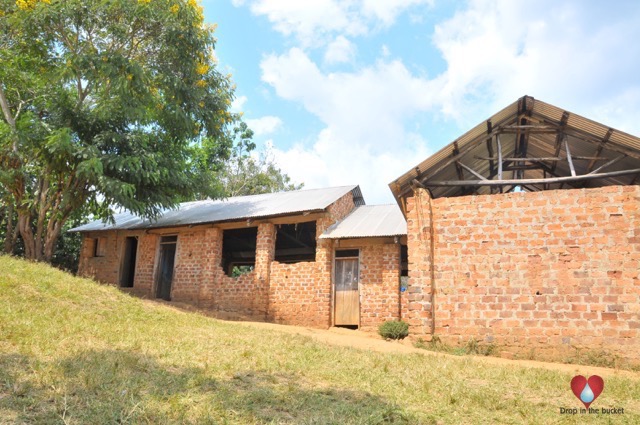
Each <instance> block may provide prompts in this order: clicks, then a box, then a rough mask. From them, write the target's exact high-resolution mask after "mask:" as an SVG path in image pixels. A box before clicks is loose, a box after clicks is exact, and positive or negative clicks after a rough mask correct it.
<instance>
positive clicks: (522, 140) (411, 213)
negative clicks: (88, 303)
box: [75, 96, 640, 363]
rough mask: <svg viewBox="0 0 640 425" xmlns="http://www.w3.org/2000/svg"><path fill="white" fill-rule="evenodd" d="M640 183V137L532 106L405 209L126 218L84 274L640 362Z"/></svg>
mask: <svg viewBox="0 0 640 425" xmlns="http://www.w3.org/2000/svg"><path fill="white" fill-rule="evenodd" d="M638 183H640V139H639V138H637V137H633V136H630V135H628V134H625V133H623V132H620V131H618V130H614V129H611V128H609V127H607V126H604V125H602V124H599V123H596V122H593V121H591V120H588V119H586V118H583V117H581V116H579V115H576V114H572V113H569V112H567V111H564V110H562V109H559V108H557V107H555V106H552V105H549V104H546V103H544V102H541V101H539V100H534V99H533V98H531V97H528V96H525V97H523V98H521V99H519V100H518V101H516V102H515V103H513V104H512V105H509V106H508V107H507V108H505V109H503V110H502V111H500V112H498V113H496V114H495V115H493V116H492V117H491V118H489V119H488V120H487V121H486V122H483V123H481V124H480V125H478V126H476V127H475V128H473V129H472V130H470V131H469V132H467V133H465V134H464V135H462V136H461V137H460V138H458V139H457V140H455V141H454V142H453V143H451V144H450V145H448V146H446V147H445V148H443V149H442V150H441V151H439V152H437V153H436V154H434V155H433V156H431V157H430V158H427V159H426V160H425V161H423V162H422V163H420V164H418V165H417V166H415V167H413V168H412V169H411V170H410V171H408V172H407V173H405V174H404V175H403V176H401V177H399V178H398V179H396V180H395V181H394V182H392V183H391V184H390V185H389V186H390V188H391V191H392V192H393V194H394V196H395V198H396V200H397V202H398V205H399V207H400V209H398V208H397V207H396V206H389V205H386V206H380V205H378V206H365V205H364V201H363V200H362V196H361V195H360V190H359V188H358V187H357V186H349V187H338V188H328V189H318V190H305V191H295V192H287V193H280V194H267V195H256V196H253V197H241V198H231V199H229V200H226V201H207V202H203V203H202V202H201V203H198V202H195V203H188V204H183V205H182V206H181V208H180V209H179V210H177V211H170V212H168V213H166V214H164V215H163V216H162V217H161V218H160V219H159V220H158V221H157V222H154V223H150V222H145V221H142V220H139V219H138V218H135V217H132V216H130V215H128V214H123V215H119V216H116V224H115V225H113V226H109V225H106V226H105V225H103V224H102V223H91V224H89V225H86V226H82V227H80V228H77V229H75V230H77V231H81V232H83V233H84V235H85V238H84V242H83V248H82V255H81V259H80V267H79V271H80V273H81V274H83V275H85V276H94V277H95V278H97V279H99V280H101V281H104V282H108V283H112V284H116V285H119V286H121V287H123V289H124V290H126V291H131V292H132V293H135V294H138V295H141V296H146V297H151V298H154V297H158V298H165V299H171V300H174V301H182V302H188V303H192V304H195V305H198V306H201V307H206V308H210V309H212V310H215V311H219V312H220V311H221V312H227V313H230V314H236V315H241V316H244V317H249V318H254V319H260V320H268V321H274V322H277V323H285V324H298V325H307V326H315V327H327V326H332V325H344V326H359V327H361V328H364V329H368V328H373V327H374V326H377V325H378V324H380V323H381V322H383V321H385V320H389V319H396V318H401V319H403V320H406V321H407V322H409V324H410V332H411V333H412V334H413V335H414V336H423V337H426V338H429V337H431V336H438V338H439V339H440V340H443V341H444V342H447V343H453V344H465V343H467V342H468V341H469V340H475V341H479V342H480V343H486V344H495V345H497V346H498V347H500V348H501V349H504V350H511V351H517V352H521V353H531V352H532V351H533V352H535V353H536V356H537V357H544V356H547V357H550V358H558V356H561V355H565V354H575V352H576V350H588V351H597V350H603V351H607V352H609V353H612V354H613V355H615V356H618V357H621V358H625V359H630V360H632V361H634V362H637V363H640V187H639V186H638ZM403 215H404V218H406V222H405V221H404V219H403V217H402V216H403ZM243 270H244V271H246V270H251V271H250V272H249V273H244V274H241V273H240V272H241V271H243ZM407 275H408V278H407V277H404V276H407ZM401 288H402V290H401Z"/></svg>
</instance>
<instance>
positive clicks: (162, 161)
mask: <svg viewBox="0 0 640 425" xmlns="http://www.w3.org/2000/svg"><path fill="white" fill-rule="evenodd" d="M214 42H215V39H214V37H213V29H212V28H209V27H207V26H205V25H204V24H203V15H202V8H201V7H200V6H199V5H198V4H197V3H196V1H195V0H154V1H150V0H92V1H86V0H64V1H63V0H59V1H58V0H17V1H15V0H0V62H1V63H2V66H1V67H0V106H1V112H2V114H1V115H0V116H2V119H0V200H1V201H2V205H3V217H4V218H5V219H4V221H5V223H4V226H5V231H4V233H5V236H8V235H11V234H13V232H14V230H13V229H14V228H15V227H13V226H17V229H18V232H19V235H20V238H21V240H22V243H23V244H24V254H25V256H26V257H27V258H31V259H35V260H45V261H50V260H51V259H52V257H53V255H54V251H55V247H56V242H57V240H58V237H59V235H60V233H61V231H62V230H63V227H64V225H65V223H66V222H67V221H68V220H69V218H70V217H71V216H72V215H73V214H74V211H76V212H77V211H78V209H81V208H85V211H86V212H88V213H91V214H93V215H94V216H95V217H98V218H102V219H108V218H110V217H111V216H112V210H111V208H112V207H113V206H119V207H123V208H125V209H127V210H129V211H131V212H132V213H135V214H138V215H140V216H143V217H148V218H153V217H155V216H157V215H158V214H159V213H160V212H161V211H162V210H163V209H165V208H170V207H174V206H175V205H177V204H178V203H179V202H181V201H183V200H187V199H192V198H194V197H195V196H207V197H220V196H222V195H223V194H224V193H223V192H222V191H221V185H220V183H219V182H218V181H217V173H216V172H211V170H214V171H219V170H221V169H222V168H223V164H224V161H225V160H226V159H228V157H229V155H230V151H231V148H232V146H233V140H234V137H235V133H234V128H236V127H237V125H238V121H239V117H238V116H237V115H235V114H232V113H230V112H229V105H230V104H231V100H232V98H233V85H232V83H231V81H230V77H229V76H224V75H222V74H220V73H219V72H218V71H217V69H216V66H215V58H214V56H213V47H214ZM7 217H8V219H7ZM14 217H15V219H16V222H15V223H14V222H13V221H12V218H14ZM5 241H6V238H5ZM7 244H10V241H9V242H8V243H7Z"/></svg>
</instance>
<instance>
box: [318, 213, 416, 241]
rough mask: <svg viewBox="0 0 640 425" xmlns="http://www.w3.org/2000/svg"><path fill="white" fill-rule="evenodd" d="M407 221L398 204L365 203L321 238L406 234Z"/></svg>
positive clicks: (330, 228)
mask: <svg viewBox="0 0 640 425" xmlns="http://www.w3.org/2000/svg"><path fill="white" fill-rule="evenodd" d="M406 234H407V221H406V220H405V219H404V216H403V215H402V211H400V208H398V206H397V205H364V206H361V207H357V208H355V209H354V210H353V211H352V212H351V214H349V215H348V216H346V217H345V218H344V219H343V220H342V221H340V222H338V223H336V224H334V225H332V226H331V227H329V228H328V229H327V230H326V231H325V232H324V233H323V234H322V235H320V238H321V239H346V238H368V237H380V236H404V235H406Z"/></svg>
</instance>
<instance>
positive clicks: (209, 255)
mask: <svg viewBox="0 0 640 425" xmlns="http://www.w3.org/2000/svg"><path fill="white" fill-rule="evenodd" d="M203 250H204V261H203V262H202V274H201V281H200V282H199V286H198V305H199V306H201V307H212V306H213V304H214V303H215V291H216V287H217V277H218V276H217V274H218V273H219V271H220V270H221V269H220V263H221V262H222V229H219V228H217V227H214V228H211V229H206V230H205V235H204V243H203Z"/></svg>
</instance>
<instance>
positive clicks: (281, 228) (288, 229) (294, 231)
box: [274, 220, 318, 264]
mask: <svg viewBox="0 0 640 425" xmlns="http://www.w3.org/2000/svg"><path fill="white" fill-rule="evenodd" d="M275 228H276V238H275V244H274V261H277V262H278V263H281V264H296V263H305V262H307V263H313V262H315V261H316V253H317V248H318V237H317V231H318V224H317V222H316V220H309V221H304V222H300V223H290V224H289V223H282V224H276V225H275Z"/></svg>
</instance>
